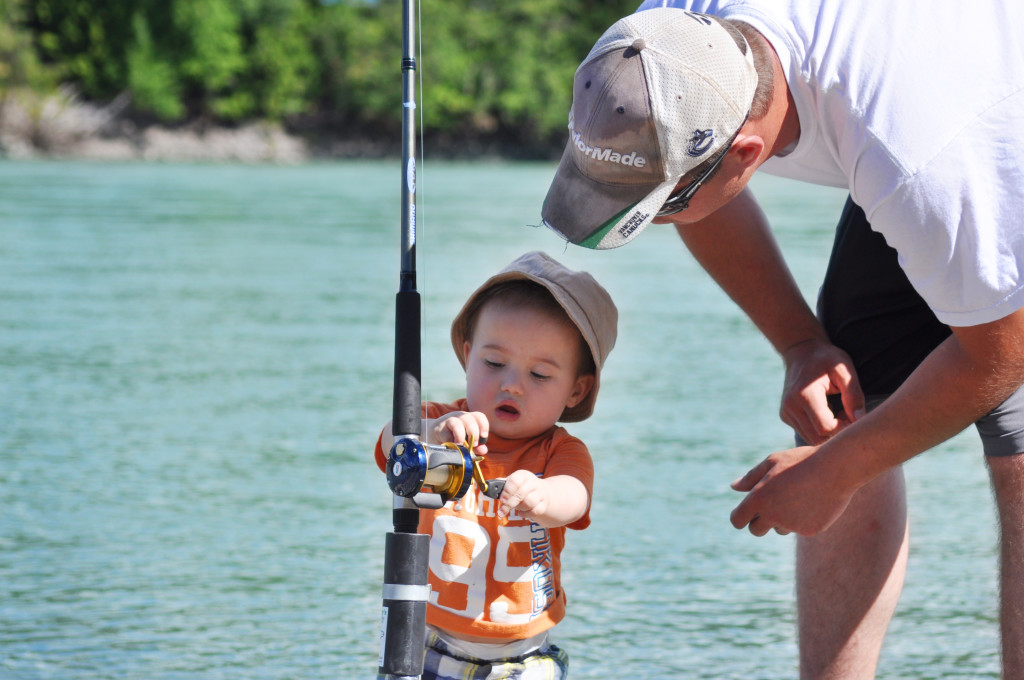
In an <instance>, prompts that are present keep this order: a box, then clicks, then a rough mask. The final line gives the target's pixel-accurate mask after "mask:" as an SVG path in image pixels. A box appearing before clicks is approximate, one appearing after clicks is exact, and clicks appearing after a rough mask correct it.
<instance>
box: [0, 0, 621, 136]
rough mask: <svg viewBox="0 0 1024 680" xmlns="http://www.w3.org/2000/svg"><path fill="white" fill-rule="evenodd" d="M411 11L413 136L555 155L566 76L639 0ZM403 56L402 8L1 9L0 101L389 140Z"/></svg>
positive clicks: (182, 4)
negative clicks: (42, 98)
mask: <svg viewBox="0 0 1024 680" xmlns="http://www.w3.org/2000/svg"><path fill="white" fill-rule="evenodd" d="M422 3H423V4H422V7H421V8H420V14H419V17H418V21H421V23H422V28H421V34H420V35H421V44H420V45H419V46H418V47H419V50H418V52H419V54H418V55H417V57H418V58H417V72H418V75H419V77H420V80H421V82H417V88H418V89H421V95H422V101H423V106H422V116H423V122H424V126H425V130H426V131H427V132H428V133H430V132H437V133H440V134H443V135H449V136H452V137H455V136H471V137H475V138H478V139H488V138H489V139H496V140H502V141H504V142H506V143H522V144H531V143H532V144H535V145H536V144H538V143H539V144H540V145H544V144H549V145H551V144H554V142H555V140H562V139H564V126H565V119H566V113H567V111H568V107H569V100H570V96H571V82H572V74H573V71H574V70H575V68H576V66H577V65H578V63H579V61H580V60H581V59H582V58H583V57H584V56H585V55H586V53H587V51H588V50H589V49H590V47H591V45H592V44H593V42H594V41H595V40H596V39H597V37H598V36H599V35H600V33H601V32H602V31H603V30H604V29H605V28H606V27H607V26H608V25H610V24H611V23H612V22H613V21H614V20H615V19H617V18H619V17H620V16H623V15H625V14H628V13H629V12H631V11H633V10H634V9H635V7H636V5H637V0H630V1H629V2H624V1H623V0H606V1H604V2H597V1H596V0H444V1H442V0H422ZM401 54H402V9H401V2H400V0H0V92H2V91H3V90H4V88H9V87H11V86H13V85H17V86H28V87H34V88H41V89H45V88H51V89H52V88H54V87H55V86H56V84H57V83H65V84H70V85H73V86H74V87H75V88H76V90H77V91H79V92H81V94H82V96H83V97H85V98H87V99H91V100H94V101H98V102H102V101H107V100H110V99H112V98H113V97H115V96H117V95H118V94H120V93H123V92H128V93H130V94H131V96H132V101H133V108H134V112H135V113H136V114H137V115H144V116H151V117H154V118H156V119H159V120H164V121H168V122H182V121H188V120H193V119H196V118H200V119H208V120H212V121H218V122H226V123H232V122H244V121H248V120H253V119H270V120H276V121H286V122H289V121H291V122H295V121H301V120H304V119H306V120H330V121H333V122H334V123H335V124H337V125H338V126H339V129H344V130H348V131H354V132H362V133H365V134H380V135H383V136H396V135H397V134H398V131H399V128H400V121H401V115H402V105H401V98H402V92H401ZM44 76H46V77H44Z"/></svg>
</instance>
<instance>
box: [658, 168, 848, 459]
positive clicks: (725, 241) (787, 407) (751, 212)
mask: <svg viewBox="0 0 1024 680" xmlns="http://www.w3.org/2000/svg"><path fill="white" fill-rule="evenodd" d="M676 229H677V231H678V232H679V235H680V237H681V238H682V239H683V242H684V243H685V244H686V246H687V248H689V249H690V252H692V253H693V255H694V257H696V258H697V261H698V262H700V264H701V266H703V267H704V269H705V270H706V271H707V272H708V273H709V274H711V276H712V278H714V279H715V281H716V282H717V283H718V285H719V286H721V288H722V290H724V291H725V292H726V294H728V295H729V297H730V298H732V299H733V301H734V302H736V304H738V305H739V306H740V308H741V309H742V310H743V311H744V312H746V314H747V316H749V317H750V319H751V321H753V322H754V325H756V326H757V328H758V329H759V330H760V331H761V332H762V333H763V334H764V335H765V337H766V338H767V339H768V341H769V342H771V344H772V346H773V347H774V348H775V351H777V352H778V353H779V354H780V355H781V356H782V359H783V361H784V362H785V366H786V380H785V388H784V393H783V397H782V407H781V412H780V416H781V417H782V420H783V421H784V422H786V423H787V424H788V425H790V426H791V427H793V428H794V429H795V430H796V431H797V432H798V433H799V434H800V436H802V437H803V438H804V439H805V440H806V441H808V442H811V443H820V442H822V441H824V440H825V439H826V438H828V437H829V436H831V435H833V434H835V432H837V431H838V430H840V429H842V427H844V426H845V425H847V424H848V423H849V422H852V421H853V420H854V419H855V418H856V417H858V416H859V415H860V413H861V412H862V411H863V408H864V396H863V394H862V393H861V390H860V384H859V383H858V382H857V378H856V374H855V372H854V369H853V362H852V361H850V358H849V356H848V355H847V354H846V353H845V352H843V351H842V350H840V349H838V348H837V347H835V346H834V345H832V344H831V343H830V342H829V340H828V336H827V334H826V333H825V329H824V328H822V326H821V324H820V323H819V322H818V319H817V318H816V317H815V316H814V312H813V311H812V310H811V308H810V307H809V306H808V305H807V302H806V301H805V300H804V298H803V295H802V294H801V293H800V289H799V288H798V287H797V285H796V281H794V279H793V276H792V274H791V273H790V271H789V268H788V267H787V266H786V263H785V261H784V260H783V257H782V253H781V252H780V251H779V247H778V244H777V243H776V242H775V238H774V237H773V236H772V233H771V229H770V228H769V226H768V220H767V218H766V217H765V215H764V212H763V211H762V210H761V207H760V206H759V205H758V204H757V201H756V199H755V198H754V196H753V194H752V193H751V191H750V189H749V188H746V189H744V190H743V191H742V192H741V193H740V194H739V195H738V196H737V197H736V198H735V199H733V200H732V201H731V202H730V203H728V204H727V205H725V206H723V207H722V208H719V209H718V210H717V211H716V212H715V213H713V214H712V215H710V216H708V217H707V218H705V219H703V220H701V221H700V222H697V223H694V224H687V225H682V224H677V225H676ZM828 394H841V395H842V399H843V405H844V410H845V416H844V417H843V418H841V420H837V419H836V418H835V416H833V414H832V412H831V410H829V408H828V405H827V402H826V396H827V395H828Z"/></svg>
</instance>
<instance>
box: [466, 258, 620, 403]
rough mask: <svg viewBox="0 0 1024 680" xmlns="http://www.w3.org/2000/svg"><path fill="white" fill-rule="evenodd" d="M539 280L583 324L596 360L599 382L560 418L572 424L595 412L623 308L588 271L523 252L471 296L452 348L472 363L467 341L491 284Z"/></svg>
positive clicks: (592, 354)
mask: <svg viewBox="0 0 1024 680" xmlns="http://www.w3.org/2000/svg"><path fill="white" fill-rule="evenodd" d="M515 280H525V281H533V282H534V283H538V284H540V285H541V286H543V287H544V288H546V289H547V290H548V291H549V292H550V293H551V295H552V296H553V297H554V298H555V300H556V301H557V302H558V304H559V305H560V306H561V307H562V309H564V310H565V313H566V314H567V315H568V317H569V319H570V320H571V321H572V323H573V324H574V325H575V326H576V328H578V329H579V331H580V334H581V335H582V336H583V340H584V341H585V342H586V343H587V346H588V347H589V348H590V354H591V356H592V357H593V359H594V367H595V372H594V387H593V388H592V389H591V390H590V393H589V394H587V396H586V397H584V399H583V401H581V402H580V403H578V404H576V405H575V406H572V407H567V408H566V409H565V410H564V411H562V415H561V417H560V418H559V420H560V421H563V422H567V423H571V422H577V421H580V420H586V419H587V418H589V417H590V415H591V414H592V413H593V412H594V403H595V402H596V401H597V389H598V387H599V386H600V383H601V367H602V366H604V361H605V359H606V358H608V353H609V352H611V351H612V347H614V346H615V337H616V334H617V331H616V327H617V324H618V320H619V312H618V309H616V307H615V303H614V302H612V298H611V296H610V295H609V294H608V291H606V290H605V289H604V288H603V287H602V286H601V284H599V283H598V282H597V280H596V279H595V278H594V277H593V276H591V275H590V274H588V273H587V272H582V271H573V270H571V269H569V268H567V267H565V266H564V265H562V264H561V263H560V262H558V261H557V260H555V259H554V258H552V257H551V256H550V255H548V254H547V253H542V252H540V251H533V252H529V253H526V254H524V255H520V256H519V257H517V258H516V259H515V260H513V261H512V263H511V264H509V265H508V266H507V267H505V268H504V269H502V270H501V271H500V272H498V273H497V274H495V275H494V276H492V277H491V278H489V279H487V280H486V281H485V282H484V283H483V285H481V286H480V287H479V288H477V289H476V291H475V292H474V293H473V294H472V295H471V296H470V297H469V299H468V300H467V301H466V304H464V305H463V306H462V310H461V311H460V312H459V313H458V314H457V315H456V316H455V321H453V322H452V347H454V348H455V355H456V356H457V357H458V358H459V363H461V364H462V367H463V368H465V367H466V362H465V357H463V356H462V346H463V344H464V343H465V342H466V341H467V340H469V336H470V334H471V331H472V328H471V327H470V323H471V322H472V320H473V317H475V315H476V312H477V311H478V309H479V307H480V305H481V303H482V302H483V301H484V300H485V298H486V295H487V293H488V291H490V289H492V288H494V287H495V286H496V285H498V284H500V283H504V282H506V281H515Z"/></svg>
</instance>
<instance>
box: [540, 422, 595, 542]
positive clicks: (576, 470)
mask: <svg viewBox="0 0 1024 680" xmlns="http://www.w3.org/2000/svg"><path fill="white" fill-rule="evenodd" d="M552 446H553V454H552V456H551V460H550V461H549V462H548V465H547V469H546V470H545V471H544V476H545V477H555V476H558V475H568V476H570V477H575V478H576V479H578V480H580V481H581V482H582V483H583V486H584V487H585V488H586V489H587V511H586V512H585V513H583V516H582V517H580V518H579V519H578V520H576V521H575V522H572V523H570V524H567V525H566V526H567V527H568V528H570V529H576V530H581V529H586V528H587V527H588V526H590V505H591V503H592V501H593V499H594V460H593V459H592V458H591V457H590V451H589V450H587V446H586V444H584V443H583V442H582V441H581V440H579V439H577V438H576V437H573V436H572V435H570V434H568V433H567V432H565V431H564V430H563V431H561V432H559V434H558V435H556V437H555V440H554V442H553V443H552Z"/></svg>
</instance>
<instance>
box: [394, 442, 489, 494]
mask: <svg viewBox="0 0 1024 680" xmlns="http://www.w3.org/2000/svg"><path fill="white" fill-rule="evenodd" d="M474 458H478V457H476V456H473V455H472V454H471V453H470V448H469V447H468V446H463V445H459V444H451V443H448V444H445V445H444V446H434V445H431V444H424V443H423V442H421V441H420V440H418V439H416V438H414V437H400V438H399V439H396V440H395V443H394V445H393V446H392V447H391V453H390V455H389V456H388V465H387V476H388V486H389V487H391V491H392V492H393V493H394V494H395V495H396V496H403V497H405V498H411V499H412V501H413V502H414V503H415V504H416V505H418V506H419V507H421V508H440V507H441V506H443V505H444V504H445V503H447V502H448V501H450V500H459V499H460V498H462V497H463V496H465V495H466V491H468V490H469V484H470V482H471V481H472V480H473V471H474Z"/></svg>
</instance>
